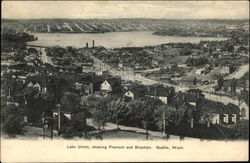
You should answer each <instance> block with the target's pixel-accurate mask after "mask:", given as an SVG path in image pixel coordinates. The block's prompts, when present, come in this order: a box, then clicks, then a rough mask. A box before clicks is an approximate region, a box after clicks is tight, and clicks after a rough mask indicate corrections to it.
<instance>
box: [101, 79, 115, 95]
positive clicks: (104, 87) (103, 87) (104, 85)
mask: <svg viewBox="0 0 250 163" xmlns="http://www.w3.org/2000/svg"><path fill="white" fill-rule="evenodd" d="M100 89H101V90H102V91H108V92H110V91H112V87H111V84H110V83H109V82H108V81H107V80H105V81H104V82H103V83H102V84H101V88H100Z"/></svg>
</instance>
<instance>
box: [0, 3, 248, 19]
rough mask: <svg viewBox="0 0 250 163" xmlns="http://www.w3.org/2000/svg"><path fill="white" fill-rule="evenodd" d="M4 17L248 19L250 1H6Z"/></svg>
mask: <svg viewBox="0 0 250 163" xmlns="http://www.w3.org/2000/svg"><path fill="white" fill-rule="evenodd" d="M1 6H2V18H9V19H39V18H69V19H109V18H156V19H160V18H165V19H248V18H249V2H248V1H217V2H214V1H199V2H198V1H170V0H165V1H154V2H153V1H70V2H69V1H4V2H2V5H1Z"/></svg>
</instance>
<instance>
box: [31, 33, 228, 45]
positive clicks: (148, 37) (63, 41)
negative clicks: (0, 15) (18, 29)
mask: <svg viewBox="0 0 250 163" xmlns="http://www.w3.org/2000/svg"><path fill="white" fill-rule="evenodd" d="M30 34H32V35H34V36H36V37H38V40H37V41H32V42H29V43H28V44H29V45H40V46H56V45H58V46H62V47H67V46H73V47H76V48H81V47H85V46H86V42H88V44H89V47H91V46H92V40H95V45H96V46H104V47H106V48H119V47H143V46H154V45H160V44H164V43H170V42H172V43H177V42H181V43H188V42H189V43H199V42H200V41H216V40H217V41H221V40H227V38H221V37H179V36H159V35H153V34H152V32H151V31H140V32H138V31H135V32H110V33H94V34H93V33H30Z"/></svg>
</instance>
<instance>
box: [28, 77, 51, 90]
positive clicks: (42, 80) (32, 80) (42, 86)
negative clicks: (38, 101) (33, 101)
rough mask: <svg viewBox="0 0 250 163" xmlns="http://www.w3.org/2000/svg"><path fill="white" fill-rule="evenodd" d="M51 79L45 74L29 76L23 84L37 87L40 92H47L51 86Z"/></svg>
mask: <svg viewBox="0 0 250 163" xmlns="http://www.w3.org/2000/svg"><path fill="white" fill-rule="evenodd" d="M51 81H52V79H51V77H49V76H45V75H36V76H29V77H27V78H26V81H25V86H26V87H33V88H37V89H38V90H39V91H41V92H47V91H48V89H51V87H52V83H51Z"/></svg>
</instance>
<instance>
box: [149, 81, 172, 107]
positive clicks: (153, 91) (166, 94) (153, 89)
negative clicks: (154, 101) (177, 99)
mask: <svg viewBox="0 0 250 163" xmlns="http://www.w3.org/2000/svg"><path fill="white" fill-rule="evenodd" d="M174 93H175V90H174V88H173V87H164V86H162V85H154V86H150V87H148V91H147V92H145V95H146V96H149V97H153V98H159V99H160V100H161V101H162V102H163V103H165V104H170V103H171V102H172V99H173V97H174Z"/></svg>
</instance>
